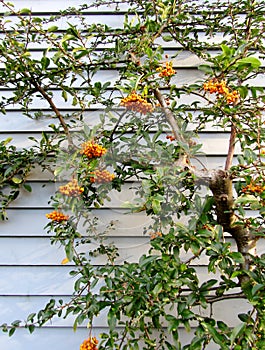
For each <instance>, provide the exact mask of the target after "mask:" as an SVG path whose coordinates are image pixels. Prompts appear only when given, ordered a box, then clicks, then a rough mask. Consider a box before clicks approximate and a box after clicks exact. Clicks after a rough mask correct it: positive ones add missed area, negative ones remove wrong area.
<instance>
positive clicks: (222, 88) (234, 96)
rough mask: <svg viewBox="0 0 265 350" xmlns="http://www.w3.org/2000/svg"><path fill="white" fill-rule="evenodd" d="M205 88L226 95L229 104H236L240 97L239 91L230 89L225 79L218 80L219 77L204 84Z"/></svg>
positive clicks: (210, 91) (211, 92)
mask: <svg viewBox="0 0 265 350" xmlns="http://www.w3.org/2000/svg"><path fill="white" fill-rule="evenodd" d="M203 89H204V90H205V91H208V92H209V93H210V94H218V95H223V96H225V98H226V102H227V103H229V104H230V103H233V104H235V103H236V102H237V101H238V100H239V98H240V95H239V93H238V91H236V90H233V91H230V89H229V88H228V87H227V85H226V81H225V80H221V81H218V80H217V79H211V80H209V81H207V82H205V83H204V84H203Z"/></svg>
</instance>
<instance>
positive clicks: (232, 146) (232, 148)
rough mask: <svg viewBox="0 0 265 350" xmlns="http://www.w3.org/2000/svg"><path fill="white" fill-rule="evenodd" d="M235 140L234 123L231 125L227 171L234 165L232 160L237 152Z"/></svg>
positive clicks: (226, 163)
mask: <svg viewBox="0 0 265 350" xmlns="http://www.w3.org/2000/svg"><path fill="white" fill-rule="evenodd" d="M235 142H236V127H235V125H234V124H232V125H231V133H230V139H229V147H228V153H227V158H226V162H225V171H228V170H229V169H230V168H231V166H232V161H233V157H234V153H235Z"/></svg>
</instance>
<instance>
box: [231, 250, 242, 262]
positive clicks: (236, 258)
mask: <svg viewBox="0 0 265 350" xmlns="http://www.w3.org/2000/svg"><path fill="white" fill-rule="evenodd" d="M229 255H230V257H231V258H232V259H233V260H234V261H235V262H236V263H238V264H243V263H244V261H245V260H244V257H243V255H242V254H241V253H240V252H231V253H230V254H229Z"/></svg>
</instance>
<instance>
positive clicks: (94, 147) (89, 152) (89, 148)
mask: <svg viewBox="0 0 265 350" xmlns="http://www.w3.org/2000/svg"><path fill="white" fill-rule="evenodd" d="M81 148H82V149H81V151H80V153H81V154H84V155H85V156H87V158H89V159H91V158H98V157H102V156H103V155H104V154H105V153H106V152H107V150H106V148H104V147H103V146H101V145H98V144H97V143H94V142H93V141H87V142H84V143H83V144H82V145H81Z"/></svg>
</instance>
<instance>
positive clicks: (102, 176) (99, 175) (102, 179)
mask: <svg viewBox="0 0 265 350" xmlns="http://www.w3.org/2000/svg"><path fill="white" fill-rule="evenodd" d="M91 175H93V176H92V177H91V178H90V182H92V183H94V182H95V183H106V182H111V181H112V180H113V179H114V178H115V176H114V174H111V173H110V172H109V171H108V170H95V171H93V172H92V173H91Z"/></svg>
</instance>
